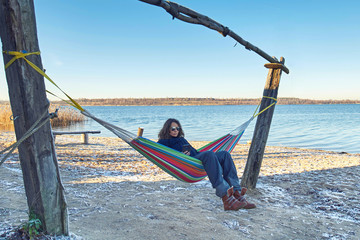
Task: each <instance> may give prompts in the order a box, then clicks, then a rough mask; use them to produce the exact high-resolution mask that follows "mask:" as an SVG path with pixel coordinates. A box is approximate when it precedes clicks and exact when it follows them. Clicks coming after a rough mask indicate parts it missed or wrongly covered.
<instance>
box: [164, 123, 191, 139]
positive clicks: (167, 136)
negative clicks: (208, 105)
mask: <svg viewBox="0 0 360 240" xmlns="http://www.w3.org/2000/svg"><path fill="white" fill-rule="evenodd" d="M173 122H174V123H176V124H177V125H178V126H179V128H180V130H179V134H178V136H177V137H184V136H185V133H184V131H183V129H182V127H181V124H180V122H179V120H177V119H175V118H169V119H168V120H166V122H165V123H164V126H163V127H162V129H161V130H160V132H159V135H158V136H159V139H170V138H172V136H171V135H170V127H171V124H172V123H173Z"/></svg>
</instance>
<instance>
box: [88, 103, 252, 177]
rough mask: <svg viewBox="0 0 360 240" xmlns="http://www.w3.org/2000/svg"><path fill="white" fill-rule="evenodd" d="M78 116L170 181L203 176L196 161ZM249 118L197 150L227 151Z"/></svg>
mask: <svg viewBox="0 0 360 240" xmlns="http://www.w3.org/2000/svg"><path fill="white" fill-rule="evenodd" d="M82 113H83V114H84V115H85V116H87V117H90V118H92V119H93V120H95V121H96V122H98V123H99V124H101V125H102V126H104V127H105V128H107V129H108V130H110V131H111V132H113V133H114V134H115V135H117V136H118V137H119V138H121V139H122V140H124V141H125V142H126V143H128V144H129V145H130V146H131V147H133V148H134V149H135V150H137V151H138V152H139V153H140V154H141V155H143V156H144V157H146V158H147V159H148V160H150V161H151V162H153V163H154V164H155V165H157V166H158V167H159V168H161V169H162V170H164V171H165V172H166V173H168V174H169V175H171V176H173V177H174V178H176V179H178V180H181V181H184V182H189V183H194V182H198V181H201V180H202V179H204V178H205V177H206V176H207V174H206V172H205V169H204V167H203V165H202V162H201V161H200V160H199V159H196V158H194V157H191V156H188V155H186V154H183V153H182V152H179V151H177V150H174V149H172V148H169V147H167V146H164V145H162V144H160V143H157V142H154V141H151V140H149V139H146V138H143V137H138V136H136V135H135V134H133V133H130V132H128V131H126V130H124V129H122V128H119V127H117V126H115V125H113V124H110V123H108V122H105V121H103V120H101V119H99V118H96V117H95V116H93V115H92V114H90V113H89V112H87V111H86V110H85V111H83V112H82ZM253 119H254V117H251V118H250V119H249V120H248V121H247V122H245V123H243V124H242V125H241V126H239V127H238V128H236V129H234V130H233V131H231V132H230V133H228V134H226V135H225V136H223V137H221V138H219V139H216V140H215V141H213V142H210V143H209V144H207V145H205V146H203V147H201V148H199V149H198V151H199V152H204V151H213V152H218V151H227V152H231V151H232V150H233V149H234V147H235V146H236V144H237V143H238V141H239V140H240V138H241V136H242V135H243V133H244V132H245V129H246V128H247V126H248V125H249V124H250V122H251V121H252V120H253Z"/></svg>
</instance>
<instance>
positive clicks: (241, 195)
mask: <svg viewBox="0 0 360 240" xmlns="http://www.w3.org/2000/svg"><path fill="white" fill-rule="evenodd" d="M246 191H247V188H242V189H241V192H239V191H238V190H236V191H235V192H234V197H235V198H236V199H237V200H238V201H239V202H241V203H245V206H244V207H243V208H245V209H252V208H256V205H255V204H253V203H249V202H248V201H246V199H245V197H244V195H245V193H246Z"/></svg>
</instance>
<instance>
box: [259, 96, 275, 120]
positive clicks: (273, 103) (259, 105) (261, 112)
mask: <svg viewBox="0 0 360 240" xmlns="http://www.w3.org/2000/svg"><path fill="white" fill-rule="evenodd" d="M263 98H269V99H272V100H274V101H275V102H273V103H272V104H270V105H269V106H267V107H266V108H265V109H263V110H261V112H259V113H257V114H255V113H256V112H257V110H258V109H259V107H260V104H261V101H260V103H259V105H258V106H257V108H256V110H255V112H254V114H253V117H254V118H255V117H257V116H259V115H260V114H262V113H263V112H265V111H266V110H268V109H269V108H271V107H272V106H273V105H275V104H276V103H277V99H276V98H273V97H267V96H263Z"/></svg>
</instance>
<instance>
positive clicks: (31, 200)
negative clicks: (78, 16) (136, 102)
mask: <svg viewBox="0 0 360 240" xmlns="http://www.w3.org/2000/svg"><path fill="white" fill-rule="evenodd" d="M0 36H1V41H2V46H3V50H6V51H22V50H26V51H27V52H37V51H39V44H38V39H37V31H36V22H35V11H34V3H33V1H31V0H3V1H1V4H0ZM3 57H4V63H5V64H6V63H8V62H9V61H10V59H12V58H13V56H9V55H7V54H5V53H4V54H3ZM27 59H29V60H30V61H31V62H33V63H34V64H35V65H36V66H38V67H39V68H40V69H42V63H41V57H40V56H38V55H30V56H28V57H27ZM5 73H6V80H7V83H8V89H9V98H10V103H11V109H12V112H13V115H14V116H16V117H17V119H16V120H14V126H15V133H16V138H17V139H20V138H21V137H22V136H23V135H24V134H25V133H26V132H27V130H28V129H29V128H30V127H31V126H32V125H33V124H34V123H35V122H36V121H37V120H38V119H39V118H40V117H41V116H42V115H43V113H45V112H47V111H48V110H47V109H48V107H49V101H48V100H47V98H46V93H45V84H44V78H43V77H42V76H41V75H40V74H39V73H38V72H36V71H35V70H34V69H33V68H32V67H31V66H30V65H29V64H28V63H27V62H26V61H25V60H24V59H18V60H16V61H15V62H13V63H12V64H11V65H10V66H9V67H8V68H7V69H6V70H5ZM18 149H19V158H20V164H21V169H22V172H23V178H24V186H25V193H26V197H27V203H28V206H29V213H30V214H35V215H36V216H37V217H38V218H39V219H40V220H41V222H42V226H41V227H42V228H43V229H44V230H45V232H47V233H50V234H56V235H68V234H69V232H68V231H69V230H68V214H67V204H66V201H65V196H64V189H63V186H62V184H61V179H60V173H59V168H58V162H57V158H56V153H55V145H54V140H53V137H52V134H51V126H50V122H47V123H46V124H45V125H44V126H43V127H41V128H40V129H39V130H38V131H37V132H35V133H34V134H33V135H32V136H30V137H29V138H28V139H27V140H25V141H24V142H23V143H22V144H20V145H19V148H18Z"/></svg>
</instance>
